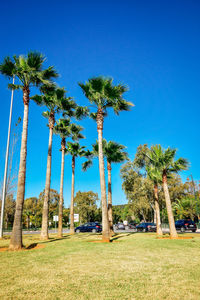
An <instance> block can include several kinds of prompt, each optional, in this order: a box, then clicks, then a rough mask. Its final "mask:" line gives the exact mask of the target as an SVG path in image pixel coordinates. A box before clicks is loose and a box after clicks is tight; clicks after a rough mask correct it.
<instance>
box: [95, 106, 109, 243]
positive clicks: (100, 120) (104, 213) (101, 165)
mask: <svg viewBox="0 0 200 300" xmlns="http://www.w3.org/2000/svg"><path fill="white" fill-rule="evenodd" d="M97 131H98V150H99V173H100V185H101V204H102V229H103V230H102V240H103V241H104V242H110V227H109V220H108V206H107V199H106V182H105V172H104V159H103V111H102V109H101V107H99V108H98V112H97Z"/></svg>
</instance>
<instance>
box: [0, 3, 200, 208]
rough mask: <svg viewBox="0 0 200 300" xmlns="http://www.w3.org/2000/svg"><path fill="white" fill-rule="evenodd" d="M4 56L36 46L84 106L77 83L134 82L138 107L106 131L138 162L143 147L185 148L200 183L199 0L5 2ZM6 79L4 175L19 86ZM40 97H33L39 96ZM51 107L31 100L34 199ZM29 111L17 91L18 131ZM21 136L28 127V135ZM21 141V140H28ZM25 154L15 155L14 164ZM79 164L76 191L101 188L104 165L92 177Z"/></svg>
mask: <svg viewBox="0 0 200 300" xmlns="http://www.w3.org/2000/svg"><path fill="white" fill-rule="evenodd" d="M0 11H1V18H0V28H1V47H0V59H1V61H2V59H3V58H4V57H5V56H7V55H13V54H26V53H27V51H29V50H37V51H40V52H42V53H44V54H45V55H46V57H47V59H48V60H47V64H48V65H55V67H56V69H57V70H58V72H59V73H60V74H61V76H60V78H59V79H58V83H59V85H60V86H64V87H66V89H67V90H68V92H69V95H70V96H74V97H75V99H76V100H77V102H78V103H79V104H81V105H87V104H88V102H87V99H86V98H85V97H84V96H83V94H82V92H81V90H80V88H79V86H78V85H77V82H78V81H85V80H87V79H88V78H89V77H92V76H96V75H105V76H107V75H108V76H112V77H113V78H114V80H115V83H119V82H123V83H125V84H127V85H128V86H129V88H130V91H129V92H128V93H127V94H126V99H127V100H129V101H132V102H133V103H134V104H135V107H134V108H133V109H132V111H131V112H123V113H121V114H120V116H119V117H116V116H114V114H113V113H110V114H109V118H107V119H106V120H105V126H104V137H105V138H106V139H108V140H109V139H112V140H115V141H118V142H120V143H122V144H124V145H126V146H127V147H128V152H129V154H130V158H131V159H133V157H134V154H135V151H136V148H137V146H138V145H139V144H144V143H148V144H149V145H151V144H156V143H160V144H161V145H162V146H163V147H168V146H171V147H176V148H177V149H178V156H183V157H185V158H188V159H189V161H190V162H191V168H190V170H189V171H187V172H184V173H183V175H182V177H183V179H184V180H185V179H186V177H187V175H189V174H191V173H192V174H193V176H194V178H195V179H196V180H198V179H199V167H200V155H199V146H200V142H199V112H200V101H199V100H200V76H199V70H200V39H199V37H200V18H199V15H200V2H199V1H198V0H196V1H194V0H188V1H185V0H179V1H178V0H173V1H170V0H169V1H160V0H158V1H154V0H152V1H149V0H146V1H145V0H143V1H142V0H141V1H134V0H130V1H128V0H127V1H119V0H110V1H109V0H107V1H88V0H85V1H81V0H79V1H76V0H74V1H64V0H59V1H43V0H40V1H38V0H34V1H20V0H19V1H9V0H8V1H7V2H6V1H1V4H0ZM7 83H8V81H7V80H6V79H4V78H3V77H2V76H1V77H0V102H1V139H0V157H1V159H0V179H1V180H2V177H3V169H4V155H5V148H6V137H7V126H8V115H9V105H10V92H9V91H8V89H7ZM32 94H33V93H32ZM43 110H44V108H40V107H37V106H36V105H35V104H34V103H30V115H29V116H30V122H29V130H28V156H27V181H26V182H27V183H26V197H30V196H38V195H39V193H40V191H42V190H43V188H44V185H45V174H46V158H47V145H48V128H47V127H46V120H45V119H44V118H43V117H42V116H41V113H42V111H43ZM22 115H23V104H22V94H21V93H20V92H16V93H15V97H14V108H13V127H14V123H15V122H16V120H17V118H18V116H22ZM82 125H83V126H84V127H85V131H84V134H85V135H86V137H87V139H86V140H84V141H83V142H82V144H85V145H87V146H90V145H91V143H93V142H94V141H95V139H96V138H97V132H96V125H95V123H94V122H93V121H92V120H86V121H83V122H82ZM20 136H21V133H20ZM19 146H20V141H19V145H18V147H19ZM59 147H60V140H59V137H56V136H54V140H53V160H52V181H51V186H52V188H54V189H57V190H59V180H60V160H61V157H60V152H59ZM18 158H19V154H18V153H17V154H16V158H15V160H16V161H17V159H18ZM80 163H81V161H80V160H79V162H77V168H76V179H75V180H76V184H75V189H76V191H78V190H81V191H88V190H93V191H95V192H98V193H99V195H100V189H99V173H98V165H97V162H96V163H95V164H94V167H93V168H91V169H90V170H89V171H88V172H87V173H82V172H81V171H80V170H79V169H80ZM119 170H120V166H119V165H116V166H113V203H114V204H121V203H126V198H125V195H124V193H123V191H122V189H121V180H120V176H119ZM70 184H71V160H70V158H69V157H66V163H65V188H64V198H65V205H69V202H70Z"/></svg>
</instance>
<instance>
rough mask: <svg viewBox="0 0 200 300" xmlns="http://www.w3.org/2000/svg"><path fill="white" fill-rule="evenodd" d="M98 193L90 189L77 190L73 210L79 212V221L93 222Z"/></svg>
mask: <svg viewBox="0 0 200 300" xmlns="http://www.w3.org/2000/svg"><path fill="white" fill-rule="evenodd" d="M98 201H99V198H98V194H97V193H94V192H92V191H88V192H81V191H78V192H77V193H76V196H75V198H74V207H75V212H76V213H78V214H79V217H80V223H81V224H82V223H86V222H95V221H97V220H96V215H97V210H98V208H97V202H98Z"/></svg>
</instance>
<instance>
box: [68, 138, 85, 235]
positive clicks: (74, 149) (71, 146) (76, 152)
mask: <svg viewBox="0 0 200 300" xmlns="http://www.w3.org/2000/svg"><path fill="white" fill-rule="evenodd" d="M66 153H68V154H70V155H71V156H72V185H71V205H70V234H74V181H75V160H76V157H83V156H85V157H87V155H88V153H89V151H86V150H85V147H84V146H80V144H79V143H73V142H67V149H66Z"/></svg>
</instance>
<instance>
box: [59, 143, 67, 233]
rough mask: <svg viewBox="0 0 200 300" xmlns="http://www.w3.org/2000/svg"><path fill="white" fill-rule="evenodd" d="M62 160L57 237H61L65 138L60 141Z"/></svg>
mask: <svg viewBox="0 0 200 300" xmlns="http://www.w3.org/2000/svg"><path fill="white" fill-rule="evenodd" d="M61 149H62V160H61V176H60V201H59V220H58V237H62V235H63V233H62V219H63V179H64V164H65V139H62V142H61Z"/></svg>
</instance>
